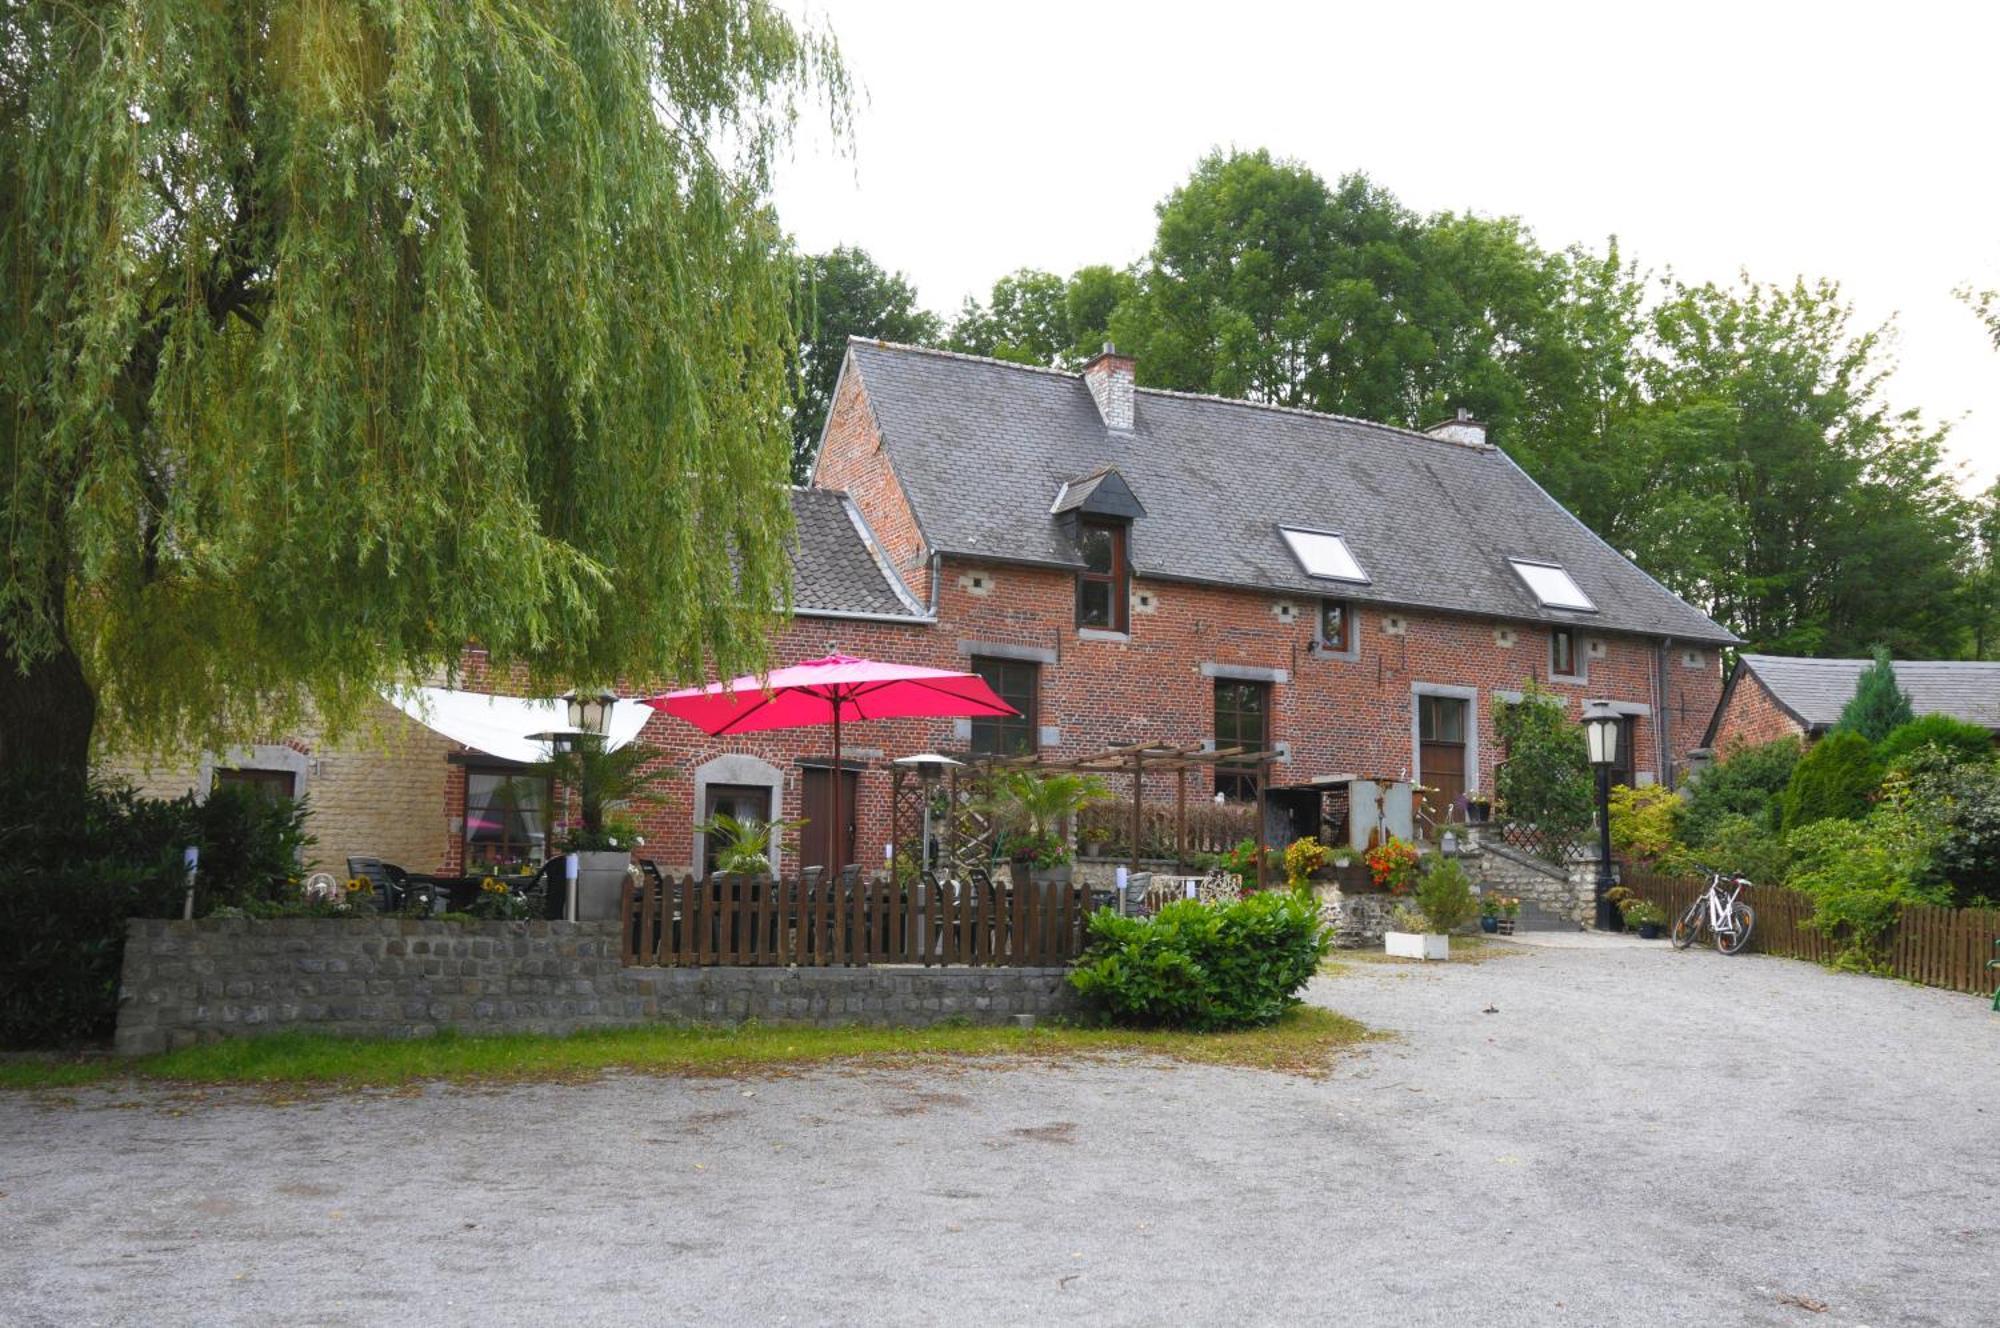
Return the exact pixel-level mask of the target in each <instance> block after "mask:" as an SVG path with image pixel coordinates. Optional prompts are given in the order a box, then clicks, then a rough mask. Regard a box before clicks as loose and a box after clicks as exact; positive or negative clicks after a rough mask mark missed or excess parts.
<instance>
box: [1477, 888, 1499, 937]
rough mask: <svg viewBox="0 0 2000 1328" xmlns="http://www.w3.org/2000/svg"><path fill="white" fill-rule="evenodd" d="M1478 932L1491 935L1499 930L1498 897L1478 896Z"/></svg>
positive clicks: (1490, 895)
mask: <svg viewBox="0 0 2000 1328" xmlns="http://www.w3.org/2000/svg"><path fill="white" fill-rule="evenodd" d="M1479 930H1481V931H1483V932H1485V933H1487V934H1488V935H1491V934H1493V933H1494V932H1497V931H1499V930H1500V896H1499V895H1493V894H1486V895H1481V896H1479Z"/></svg>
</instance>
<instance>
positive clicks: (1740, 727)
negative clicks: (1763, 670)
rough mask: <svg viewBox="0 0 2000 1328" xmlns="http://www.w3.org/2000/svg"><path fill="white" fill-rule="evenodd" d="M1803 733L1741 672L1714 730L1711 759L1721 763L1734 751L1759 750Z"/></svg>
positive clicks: (1766, 691) (1754, 677) (1748, 674)
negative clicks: (1769, 743)
mask: <svg viewBox="0 0 2000 1328" xmlns="http://www.w3.org/2000/svg"><path fill="white" fill-rule="evenodd" d="M1804 733H1805V726H1804V725H1802V724H1800V723H1799V722H1798V720H1796V719H1794V718H1792V716H1791V715H1790V714H1789V713H1787V712H1786V710H1785V708H1784V707H1783V706H1781V705H1779V704H1778V700H1777V698H1776V697H1774V696H1772V695H1771V692H1770V689H1769V688H1767V687H1766V686H1764V683H1763V681H1762V680H1761V679H1759V678H1758V677H1757V675H1756V674H1754V673H1751V672H1749V671H1748V670H1745V671H1744V672H1743V674H1742V676H1741V677H1739V678H1738V679H1737V680H1736V686H1735V688H1734V689H1733V690H1732V691H1731V692H1730V693H1729V704H1728V706H1727V707H1726V708H1725V709H1724V710H1723V711H1722V719H1721V722H1720V723H1718V724H1717V725H1716V726H1715V755H1716V757H1717V759H1722V758H1724V757H1726V756H1728V754H1729V753H1730V752H1731V751H1732V750H1734V749H1735V748H1738V747H1761V746H1763V745H1764V744H1765V743H1767V742H1776V741H1777V740H1778V739H1780V738H1795V737H1801V736H1803V735H1804Z"/></svg>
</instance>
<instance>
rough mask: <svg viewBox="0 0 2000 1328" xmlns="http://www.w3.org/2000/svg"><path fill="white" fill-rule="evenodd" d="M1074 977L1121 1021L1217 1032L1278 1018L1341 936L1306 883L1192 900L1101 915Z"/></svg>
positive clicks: (1092, 920) (1086, 994) (1089, 999)
mask: <svg viewBox="0 0 2000 1328" xmlns="http://www.w3.org/2000/svg"><path fill="white" fill-rule="evenodd" d="M1089 932H1090V939H1089V945H1088V946H1087V947H1086V949H1085V951H1084V953H1083V956H1082V958H1081V959H1080V960H1078V962H1077V966H1076V969H1075V970H1074V971H1073V972H1072V973H1071V974H1070V981H1071V982H1072V983H1073V984H1074V985H1075V986H1076V989H1077V990H1078V991H1079V992H1081V993H1082V994H1083V997H1084V999H1085V1000H1086V1001H1087V1002H1089V1003H1090V1004H1091V1005H1093V1006H1095V1007H1097V1008H1098V1009H1099V1010H1101V1011H1103V1012H1104V1013H1105V1014H1107V1015H1108V1016H1109V1017H1110V1018H1111V1019H1112V1020H1113V1021H1115V1022H1117V1023H1121V1024H1130V1025H1135V1026H1138V1027H1144V1028H1190V1029H1196V1030H1202V1031H1212V1030H1218V1029H1227V1028H1250V1027H1255V1026H1257V1025H1260V1024H1268V1023H1271V1022H1273V1021H1274V1020H1276V1019H1277V1018H1278V1016H1279V1015H1281V1014H1283V1013H1284V1012H1285V1011H1286V1010H1288V1009H1290V1008H1291V1007H1292V1006H1294V1005H1297V1004H1298V1003H1299V995H1298V993H1299V991H1300V990H1301V989H1302V988H1304V986H1305V985H1306V983H1307V982H1308V981H1309V980H1310V979H1311V978H1312V975H1313V974H1314V973H1315V972H1317V971H1318V969H1319V964H1320V960H1321V959H1323V958H1324V957H1325V955H1326V951H1327V946H1328V944H1329V943H1330V941H1331V937H1330V936H1329V934H1328V932H1327V929H1326V927H1325V926H1324V925H1323V924H1322V923H1321V922H1320V917H1319V906H1318V904H1317V903H1316V902H1315V901H1314V899H1313V897H1312V895H1311V894H1310V893H1308V892H1305V891H1296V892H1294V891H1284V890H1267V891H1263V892H1261V893H1258V894H1253V895H1251V896H1249V897H1248V898H1246V899H1242V900H1239V901H1238V902H1236V903H1233V904H1222V905H1215V904H1203V903H1200V902H1198V901H1194V900H1183V901H1180V902H1178V903H1173V904H1168V905H1167V906H1166V907H1165V908H1162V909H1161V910H1160V911H1159V912H1158V913H1157V914H1155V915H1154V916H1153V917H1150V918H1126V917H1120V916H1119V915H1118V914H1116V913H1114V912H1113V911H1111V910H1110V909H1102V910H1099V911H1098V912H1097V913H1094V914H1092V915H1091V918H1090V922H1089Z"/></svg>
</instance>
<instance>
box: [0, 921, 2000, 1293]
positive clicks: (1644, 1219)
mask: <svg viewBox="0 0 2000 1328" xmlns="http://www.w3.org/2000/svg"><path fill="white" fill-rule="evenodd" d="M1509 950H1510V952H1509V953H1506V954H1502V955H1499V956H1497V957H1495V958H1492V959H1489V960H1488V961H1487V962H1484V963H1480V964H1477V965H1471V964H1452V965H1448V966H1431V967H1426V968H1418V967H1414V966H1390V965H1381V964H1368V965H1355V966H1353V967H1350V968H1348V969H1346V970H1345V971H1343V972H1342V973H1340V974H1339V975H1337V976H1333V977H1329V978H1324V979H1321V980H1320V981H1318V982H1316V983H1315V984H1314V987H1313V990H1312V999H1313V1000H1314V1001H1315V1002H1317V1003H1321V1004H1325V1005H1328V1006H1331V1007H1334V1008H1336V1009H1339V1010H1341V1011H1343V1012H1345V1013H1348V1014H1351V1015H1354V1016H1356V1017H1357V1018H1360V1019H1361V1020H1363V1021H1364V1022H1366V1023H1368V1024H1370V1025H1371V1026H1373V1027H1375V1028H1377V1029H1380V1030H1384V1031H1386V1032H1390V1033H1392V1034H1393V1035H1394V1036H1393V1037H1391V1038H1388V1039H1386V1040H1383V1041H1379V1042H1375V1043H1372V1044H1369V1045H1367V1046H1365V1047H1364V1048H1362V1049H1360V1050H1358V1051H1355V1052H1352V1053H1350V1054H1348V1055H1347V1056H1345V1057H1344V1058H1343V1059H1342V1060H1340V1061H1339V1062H1338V1063H1337V1065H1336V1068H1335V1070H1334V1072H1333V1073H1332V1075H1330V1076H1329V1077H1327V1078H1325V1079H1321V1080H1305V1079H1298V1078H1289V1077H1283V1076H1278V1075H1272V1074H1265V1073H1258V1072H1252V1071H1242V1070H1224V1069H1212V1068H1194V1067H1187V1066H1172V1065H1161V1064H1155V1063H1151V1062H1139V1061H1115V1062H1097V1063H1090V1064H1083V1065H1074V1066H1069V1067H1066V1068H1065V1067H1051V1066H1046V1065H1033V1066H1022V1067H1015V1068H997V1069H996V1068H965V1069H953V1070H924V1071H901V1070H898V1071H883V1070H870V1071H858V1070H848V1071H842V1070H816V1071H813V1072H810V1073H806V1074H801V1075H798V1076H796V1077H788V1078H768V1079H757V1080H743V1081H735V1080H729V1081H717V1080H677V1079H652V1078H629V1077H621V1078H613V1079H606V1080H602V1081H598V1082H593V1083H587V1084H580V1085H560V1084H547V1085H535V1086H531V1087H516V1088H506V1089H490V1090H482V1089H462V1088H461V1089H454V1088H431V1089H428V1090H424V1091H417V1092H411V1093H408V1094H373V1095H368V1096H346V1097H335V1098H328V1099H324V1100H320V1101H315V1102H308V1103H303V1104H295V1105H290V1106H274V1105H271V1104H269V1103H268V1102H266V1101H263V1100H260V1099H259V1098H257V1097H256V1096H254V1095H250V1094H244V1093H220V1094H210V1095H208V1096H207V1097H206V1098H202V1099H195V1098H190V1097H187V1096H185V1095H175V1094H169V1093H156V1092H152V1091H146V1092H137V1091H132V1090H93V1091H88V1092H84V1093H81V1094H78V1095H75V1096H74V1097H73V1098H71V1099H62V1098H57V1097H52V1096H37V1095H25V1094H18V1093H15V1094H4V1095H0V1231H4V1232H5V1233H6V1238H5V1239H4V1240H0V1323H4V1324H7V1325H26V1324H64V1325H67V1324H85V1323H116V1324H144V1325H169V1324H202V1325H214V1324H276V1323H284V1324H425V1325H431V1324H480V1325H512V1324H544V1323H551V1322H565V1323H579V1324H596V1323H606V1324H611V1323H635V1324H637V1323H647V1324H659V1323H681V1322H713V1323H756V1324H766V1323H836V1322H872V1323H959V1324H965V1323H1024V1324H1025V1323H1039V1322H1044V1321H1050V1320H1055V1321H1064V1322H1092V1323H1161V1322H1175V1323H1250V1322H1255V1323H1292V1322H1308V1321H1311V1322H1332V1323H1388V1322H1395V1323H1399V1324H1453V1325H1487V1324H1547V1323H1574V1324H1579V1325H1593V1326H1594V1325H1605V1324H1735V1323H1748V1324H1793V1325H1831V1324H1867V1325H1876V1326H1877V1328H1880V1326H1882V1325H1890V1324H1944V1325H1967V1326H1971V1325H1985V1324H1992V1323H1994V1322H1996V1321H1997V1320H2000V1015H1994V1014H1991V1013H1989V1012H1988V1010H1987V1009H1986V1006H1985V1004H1984V1002H1980V1001H1976V1000H1973V999H1971V998H1968V997H1964V996H1953V995H1947V994H1944V993H1940V992H1935V991H1928V990H1922V989H1918V988H1914V987H1907V986H1903V985H1900V984H1897V983H1892V982H1886V981H1879V980H1874V979H1868V978H1860V977H1852V976H1846V975H1839V974H1833V973H1827V972H1823V971H1821V970H1819V969H1817V968H1814V967H1812V966H1810V965H1807V964H1803V963H1796V962H1790V961H1786V960H1776V959H1764V958H1760V957H1749V956H1745V957H1740V958H1736V959H1724V958H1722V957H1720V956H1718V955H1715V954H1713V953H1709V952H1696V953H1690V954H1673V953H1671V952H1669V951H1668V949H1667V948H1666V947H1665V946H1664V945H1657V944H1656V945H1640V944H1638V943H1618V942H1609V943H1605V944H1598V945H1585V946H1568V947H1533V948H1531V947H1528V946H1519V947H1509ZM1488 1007H1496V1012H1494V1013H1486V1012H1485V1011H1486V1010H1487V1008H1488Z"/></svg>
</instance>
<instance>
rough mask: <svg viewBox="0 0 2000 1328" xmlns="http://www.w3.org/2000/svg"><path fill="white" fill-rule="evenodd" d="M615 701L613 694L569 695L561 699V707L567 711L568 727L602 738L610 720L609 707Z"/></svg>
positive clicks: (579, 693)
mask: <svg viewBox="0 0 2000 1328" xmlns="http://www.w3.org/2000/svg"><path fill="white" fill-rule="evenodd" d="M617 700H618V696H617V693H615V692H590V693H582V692H571V693H569V694H568V695H566V696H564V697H563V705H564V706H565V707H567V708H568V710H569V726H570V727H571V728H573V729H576V730H578V731H580V732H583V733H594V734H597V735H598V736H600V737H602V736H603V734H604V731H605V727H606V725H607V724H608V723H609V721H610V719H611V707H612V705H613V704H615V703H616V702H617Z"/></svg>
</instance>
